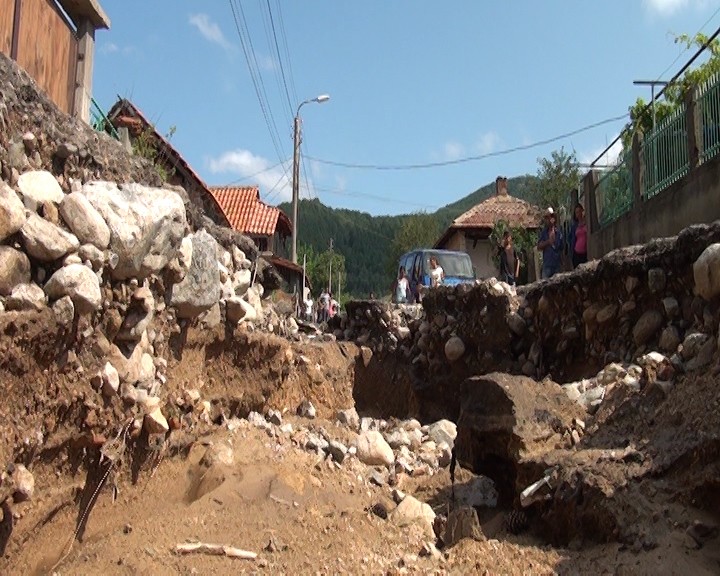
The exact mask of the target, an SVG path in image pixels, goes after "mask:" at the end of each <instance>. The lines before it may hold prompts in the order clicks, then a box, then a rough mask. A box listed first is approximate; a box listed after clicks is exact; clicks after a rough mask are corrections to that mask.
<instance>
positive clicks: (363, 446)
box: [357, 430, 395, 466]
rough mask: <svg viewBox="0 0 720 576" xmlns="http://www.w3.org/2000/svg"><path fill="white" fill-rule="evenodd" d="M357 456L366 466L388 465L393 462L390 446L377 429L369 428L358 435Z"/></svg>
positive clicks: (393, 457)
mask: <svg viewBox="0 0 720 576" xmlns="http://www.w3.org/2000/svg"><path fill="white" fill-rule="evenodd" d="M357 457H358V460H360V462H362V463H363V464H367V465H368V466H390V465H391V464H392V463H393V462H395V455H394V454H393V451H392V448H390V445H389V444H388V443H387V442H386V441H385V439H384V438H383V436H382V434H381V433H380V432H378V431H377V430H369V431H367V432H363V433H362V434H360V436H358V439H357Z"/></svg>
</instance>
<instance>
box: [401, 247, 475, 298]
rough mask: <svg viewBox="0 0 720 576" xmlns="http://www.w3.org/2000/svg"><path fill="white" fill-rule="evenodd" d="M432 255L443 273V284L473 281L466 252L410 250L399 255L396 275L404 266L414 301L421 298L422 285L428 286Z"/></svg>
mask: <svg viewBox="0 0 720 576" xmlns="http://www.w3.org/2000/svg"><path fill="white" fill-rule="evenodd" d="M433 256H434V257H435V258H437V261H438V264H439V265H440V267H441V268H442V269H443V272H444V274H445V279H444V280H443V286H457V285H458V284H474V283H475V281H476V278H475V271H474V270H473V266H472V261H471V260H470V256H469V255H468V254H467V253H465V252H456V251H454V250H436V249H420V250H412V251H411V252H406V253H405V254H403V255H402V256H401V257H400V260H399V262H398V269H397V275H399V274H400V268H401V267H403V268H405V272H406V274H407V278H408V282H409V284H410V295H411V298H413V299H414V300H415V301H416V302H419V301H420V300H421V299H422V289H423V288H422V287H425V288H427V287H429V286H430V258H431V257H433ZM397 275H396V278H397Z"/></svg>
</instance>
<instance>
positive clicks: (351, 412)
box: [337, 408, 360, 430]
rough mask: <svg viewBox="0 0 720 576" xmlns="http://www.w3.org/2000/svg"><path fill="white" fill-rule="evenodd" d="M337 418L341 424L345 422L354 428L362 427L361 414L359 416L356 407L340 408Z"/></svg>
mask: <svg viewBox="0 0 720 576" xmlns="http://www.w3.org/2000/svg"><path fill="white" fill-rule="evenodd" d="M337 419H338V422H340V424H344V425H345V426H347V427H348V428H351V429H352V430H358V429H359V428H360V416H358V413H357V410H355V408H348V409H347V410H340V411H339V412H338V414H337Z"/></svg>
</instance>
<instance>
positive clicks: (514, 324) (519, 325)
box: [507, 312, 527, 336]
mask: <svg viewBox="0 0 720 576" xmlns="http://www.w3.org/2000/svg"><path fill="white" fill-rule="evenodd" d="M507 323H508V326H509V327H510V330H512V331H513V333H514V334H516V335H517V336H522V335H523V334H525V330H527V325H526V324H525V320H524V319H523V317H522V316H520V314H518V313H517V312H511V313H510V314H508V317H507Z"/></svg>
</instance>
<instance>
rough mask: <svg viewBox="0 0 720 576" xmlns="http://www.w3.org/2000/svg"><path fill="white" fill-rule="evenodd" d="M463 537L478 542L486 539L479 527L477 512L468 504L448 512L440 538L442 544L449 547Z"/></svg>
mask: <svg viewBox="0 0 720 576" xmlns="http://www.w3.org/2000/svg"><path fill="white" fill-rule="evenodd" d="M463 538H471V539H473V540H477V541H479V542H483V541H485V540H486V538H485V535H484V534H483V532H482V529H481V528H480V521H479V520H478V515H477V512H476V511H475V508H472V507H470V506H462V507H460V508H455V509H454V510H452V511H451V512H450V514H449V515H448V519H447V525H446V527H445V534H444V535H443V539H442V540H443V544H444V545H445V546H446V547H448V548H449V547H451V546H454V545H455V544H457V543H458V542H460V540H462V539H463Z"/></svg>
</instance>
